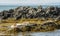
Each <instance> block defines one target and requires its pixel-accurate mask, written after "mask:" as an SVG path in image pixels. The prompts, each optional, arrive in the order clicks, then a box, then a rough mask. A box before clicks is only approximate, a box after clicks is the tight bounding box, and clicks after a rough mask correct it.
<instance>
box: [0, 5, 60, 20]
mask: <svg viewBox="0 0 60 36" xmlns="http://www.w3.org/2000/svg"><path fill="white" fill-rule="evenodd" d="M8 18H14V19H15V20H18V19H21V18H25V19H28V18H30V19H33V18H38V19H41V18H44V19H47V18H52V19H57V20H60V7H55V6H49V7H47V8H43V7H42V6H37V7H36V8H33V7H30V6H20V7H17V8H15V9H10V10H8V11H7V10H4V11H1V12H0V19H8Z"/></svg>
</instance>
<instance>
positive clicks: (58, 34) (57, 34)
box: [17, 30, 60, 36]
mask: <svg viewBox="0 0 60 36" xmlns="http://www.w3.org/2000/svg"><path fill="white" fill-rule="evenodd" d="M17 36H60V30H56V31H53V32H32V33H31V32H27V33H19V34H18V35H17Z"/></svg>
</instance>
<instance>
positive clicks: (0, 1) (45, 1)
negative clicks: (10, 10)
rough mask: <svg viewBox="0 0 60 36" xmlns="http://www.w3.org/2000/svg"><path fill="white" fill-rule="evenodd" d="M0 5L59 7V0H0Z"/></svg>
mask: <svg viewBox="0 0 60 36" xmlns="http://www.w3.org/2000/svg"><path fill="white" fill-rule="evenodd" d="M0 5H60V0H0Z"/></svg>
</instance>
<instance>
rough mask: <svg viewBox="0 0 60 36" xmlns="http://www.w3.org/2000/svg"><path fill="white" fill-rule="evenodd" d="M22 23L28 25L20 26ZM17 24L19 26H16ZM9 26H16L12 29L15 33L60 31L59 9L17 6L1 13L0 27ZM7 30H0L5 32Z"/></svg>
mask: <svg viewBox="0 0 60 36" xmlns="http://www.w3.org/2000/svg"><path fill="white" fill-rule="evenodd" d="M23 22H29V23H28V25H21V23H23ZM17 23H19V24H20V25H18V26H17ZM25 24H27V23H25ZM11 25H15V26H17V27H14V28H13V29H12V30H14V29H16V30H15V32H27V31H28V32H38V31H40V32H46V31H53V30H56V29H60V7H56V6H48V7H46V8H43V7H42V6H38V7H35V8H34V7H30V6H19V7H17V8H15V9H10V10H4V11H1V12H0V26H3V27H4V28H5V27H9V26H11ZM7 29H8V28H7ZM7 29H2V30H3V31H7ZM2 30H0V31H2ZM8 30H9V29H8ZM12 30H10V32H11V31H12Z"/></svg>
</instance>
